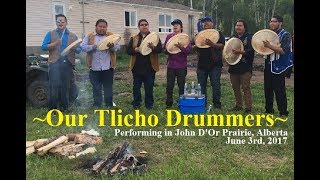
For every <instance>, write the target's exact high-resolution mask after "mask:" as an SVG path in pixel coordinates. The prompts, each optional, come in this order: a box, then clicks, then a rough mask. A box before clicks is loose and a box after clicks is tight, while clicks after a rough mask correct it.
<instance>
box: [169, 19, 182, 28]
mask: <svg viewBox="0 0 320 180" xmlns="http://www.w3.org/2000/svg"><path fill="white" fill-rule="evenodd" d="M174 24H180V26H181V27H182V21H181V20H180V19H175V20H173V21H172V22H171V25H174Z"/></svg>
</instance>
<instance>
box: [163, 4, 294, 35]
mask: <svg viewBox="0 0 320 180" xmlns="http://www.w3.org/2000/svg"><path fill="white" fill-rule="evenodd" d="M168 2H173V3H179V4H183V5H185V6H190V0H187V1H186V0H168ZM204 2H205V4H204ZM274 3H276V4H275V6H274ZM192 4H193V8H194V9H197V10H199V11H203V9H205V14H204V15H209V16H212V17H213V18H214V19H215V21H216V25H218V26H220V24H221V23H222V26H223V31H222V32H223V33H224V35H225V36H229V35H231V34H230V32H233V31H232V30H233V28H234V27H233V23H234V21H236V20H237V19H240V18H241V19H245V20H246V21H247V22H248V26H249V31H250V32H251V33H254V32H256V31H258V30H261V29H264V28H268V27H269V26H268V23H269V20H270V18H271V16H272V12H273V8H274V7H275V9H274V14H277V15H280V16H282V17H283V18H284V28H286V30H288V31H289V32H292V31H293V27H294V26H293V24H294V23H293V22H294V0H263V1H262V0H193V1H192ZM233 5H234V8H233ZM285 17H286V18H285ZM220 30H221V29H220Z"/></svg>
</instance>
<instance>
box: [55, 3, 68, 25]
mask: <svg viewBox="0 0 320 180" xmlns="http://www.w3.org/2000/svg"><path fill="white" fill-rule="evenodd" d="M52 7H53V13H52V14H53V25H54V27H55V26H56V15H57V14H64V15H66V8H65V4H64V3H62V2H53V3H52Z"/></svg>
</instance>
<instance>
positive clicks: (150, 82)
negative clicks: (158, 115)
mask: <svg viewBox="0 0 320 180" xmlns="http://www.w3.org/2000/svg"><path fill="white" fill-rule="evenodd" d="M132 75H133V101H132V103H131V104H132V105H133V107H134V108H139V107H140V105H141V101H142V99H141V85H142V83H143V86H144V92H145V99H144V103H145V106H146V108H148V109H149V108H152V107H153V86H154V79H155V72H150V73H146V74H143V75H142V74H137V73H132Z"/></svg>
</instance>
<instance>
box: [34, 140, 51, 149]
mask: <svg viewBox="0 0 320 180" xmlns="http://www.w3.org/2000/svg"><path fill="white" fill-rule="evenodd" d="M47 144H49V139H37V140H36V142H35V143H34V144H33V146H34V148H35V149H39V148H41V147H42V146H45V145H47Z"/></svg>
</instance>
